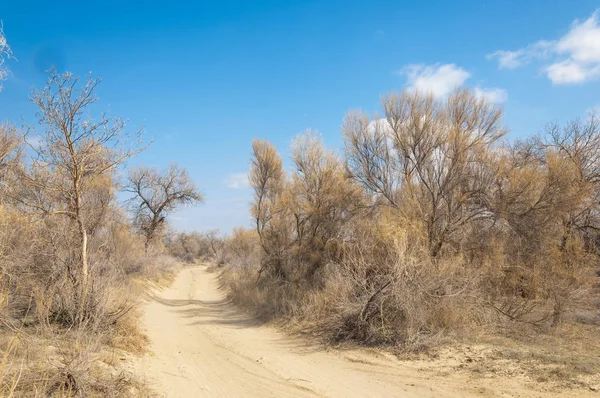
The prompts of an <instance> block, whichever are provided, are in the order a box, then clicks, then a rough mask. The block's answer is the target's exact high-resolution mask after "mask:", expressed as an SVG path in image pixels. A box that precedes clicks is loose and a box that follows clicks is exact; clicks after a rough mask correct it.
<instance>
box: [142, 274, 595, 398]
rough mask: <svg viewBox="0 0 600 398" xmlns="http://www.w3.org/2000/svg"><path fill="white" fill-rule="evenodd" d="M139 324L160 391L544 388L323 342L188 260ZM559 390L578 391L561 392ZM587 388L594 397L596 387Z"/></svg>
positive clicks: (529, 393) (420, 392) (492, 392)
mask: <svg viewBox="0 0 600 398" xmlns="http://www.w3.org/2000/svg"><path fill="white" fill-rule="evenodd" d="M143 322H144V326H145V328H146V330H147V333H148V337H149V338H150V342H151V349H152V351H153V354H150V355H146V356H145V357H143V358H141V359H139V360H138V363H137V364H136V365H135V368H136V370H135V371H136V373H138V374H141V375H142V377H145V379H146V380H147V382H148V383H149V384H150V385H151V387H152V388H153V389H154V390H155V391H157V393H158V394H159V396H165V397H319V396H322V397H469V396H471V397H547V396H557V395H558V394H557V393H556V392H554V393H553V392H552V391H544V388H543V386H536V385H535V384H532V383H531V382H529V381H528V380H526V379H521V378H519V377H513V378H484V377H475V376H474V375H472V374H469V373H461V372H441V371H440V368H439V367H436V366H433V367H432V366H431V363H428V362H427V361H400V360H398V359H396V358H395V357H393V356H392V355H388V354H384V353H378V352H367V351H365V350H351V351H349V350H324V349H323V348H322V347H319V346H318V345H314V344H308V343H307V342H305V341H303V340H301V339H296V338H291V337H289V336H286V335H285V334H284V333H282V332H280V331H278V330H276V329H274V328H273V327H271V326H264V325H260V324H258V323H257V322H256V321H255V320H254V319H253V318H251V317H249V316H248V315H247V314H245V313H243V312H241V311H239V310H237V309H235V308H234V307H233V306H231V304H229V303H228V302H227V301H226V300H225V297H224V294H223V293H222V292H221V291H220V290H219V289H218V284H217V280H216V275H215V274H214V273H210V272H207V270H206V269H205V268H204V267H195V268H186V269H184V270H183V271H182V272H181V273H180V274H179V275H178V277H177V278H176V280H175V282H174V283H173V285H172V286H171V288H169V289H168V290H165V291H162V292H159V293H157V294H156V295H155V296H153V297H152V298H151V299H150V300H149V302H148V304H147V306H146V309H145V312H144V318H143ZM560 396H581V391H579V392H576V391H564V392H562V393H561V394H560ZM594 396H598V395H597V394H594Z"/></svg>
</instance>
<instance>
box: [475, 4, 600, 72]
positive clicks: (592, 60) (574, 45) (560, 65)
mask: <svg viewBox="0 0 600 398" xmlns="http://www.w3.org/2000/svg"><path fill="white" fill-rule="evenodd" d="M598 13H599V11H596V12H594V13H593V14H592V15H591V16H590V17H589V18H588V19H586V20H585V21H583V22H581V21H579V20H575V21H574V22H573V23H572V24H571V27H570V29H569V31H568V32H567V33H566V34H565V35H564V36H562V37H560V38H559V39H558V40H554V41H543V40H542V41H538V42H536V43H533V44H531V45H529V46H527V47H525V48H521V49H519V50H516V51H506V50H499V51H496V52H494V53H492V54H489V55H488V56H487V58H488V59H493V58H497V59H498V67H499V68H500V69H504V68H506V69H514V68H518V67H520V66H523V65H526V64H528V63H530V62H532V61H533V60H536V59H547V58H552V61H551V62H550V63H549V64H547V65H545V66H543V67H542V71H543V72H544V73H545V74H546V76H547V77H548V79H550V81H552V83H554V84H574V83H583V82H585V81H589V80H593V79H595V78H597V77H599V76H600V25H599V21H598Z"/></svg>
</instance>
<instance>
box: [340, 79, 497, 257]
mask: <svg viewBox="0 0 600 398" xmlns="http://www.w3.org/2000/svg"><path fill="white" fill-rule="evenodd" d="M382 106H383V109H384V111H385V119H383V120H382V119H378V120H376V121H375V122H369V119H368V118H367V117H366V116H364V115H361V114H360V113H351V114H349V115H348V116H347V117H346V120H345V123H344V127H343V130H344V134H345V138H346V155H347V163H348V169H349V171H350V173H351V175H352V176H353V177H354V178H355V179H356V180H357V181H359V182H361V183H362V184H363V186H364V187H365V188H366V189H367V190H368V191H370V192H372V193H374V194H377V195H379V196H380V197H382V198H384V200H385V201H386V202H387V203H388V204H390V205H392V206H393V207H396V208H400V207H402V208H404V209H408V210H410V211H411V212H414V213H415V214H416V217H417V219H420V220H421V221H422V222H423V224H424V228H425V229H426V233H427V239H428V243H429V246H430V253H431V255H432V256H433V257H436V256H437V255H438V253H439V252H440V250H441V248H442V246H443V245H444V244H445V243H447V242H448V240H449V239H450V238H451V236H452V235H453V234H454V233H455V232H456V231H457V229H458V227H460V226H462V225H465V224H466V223H469V222H471V221H472V220H475V219H477V218H480V217H482V216H484V215H486V214H487V212H486V206H485V204H486V201H487V198H486V194H487V192H488V191H489V189H490V187H491V186H492V184H493V181H494V180H493V173H491V169H490V168H489V167H487V164H488V162H487V157H488V155H489V152H490V151H489V149H490V148H491V147H492V146H493V144H494V143H495V142H496V141H498V139H500V138H501V137H502V136H503V134H504V133H505V129H504V128H503V127H502V126H501V125H500V119H501V116H502V109H500V108H496V107H494V106H492V105H490V104H488V103H486V102H485V100H483V99H481V98H478V97H477V96H475V95H474V94H473V93H471V92H469V91H468V90H458V91H455V92H454V93H453V94H452V95H451V96H450V97H449V98H448V99H447V100H446V101H445V102H442V101H437V100H435V99H434V98H433V97H431V96H423V95H421V94H419V93H407V92H404V93H402V94H400V95H397V94H393V95H391V96H388V97H385V98H384V99H383V100H382ZM401 200H402V201H404V204H406V203H407V202H410V203H412V205H411V206H404V205H402V206H401V203H400V201H401Z"/></svg>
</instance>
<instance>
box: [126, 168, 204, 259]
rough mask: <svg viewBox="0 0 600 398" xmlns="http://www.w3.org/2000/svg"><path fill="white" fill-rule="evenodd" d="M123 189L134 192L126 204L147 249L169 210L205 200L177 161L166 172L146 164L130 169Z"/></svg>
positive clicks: (163, 223)
mask: <svg viewBox="0 0 600 398" xmlns="http://www.w3.org/2000/svg"><path fill="white" fill-rule="evenodd" d="M124 190H125V191H126V192H130V193H133V197H132V198H131V199H130V200H129V203H130V205H131V208H132V210H133V216H134V223H135V224H136V225H137V227H138V229H139V231H140V232H141V233H142V234H143V235H144V237H145V238H146V249H147V248H148V247H149V245H150V243H151V242H152V241H153V240H154V238H155V237H156V235H157V233H158V232H159V230H160V228H161V227H163V226H164V225H165V221H166V218H167V216H168V215H169V213H170V212H172V211H173V210H175V209H177V208H179V207H181V206H186V205H192V204H196V203H202V202H204V196H203V195H202V193H201V192H200V191H199V190H198V189H197V188H196V185H195V184H194V182H193V181H192V180H191V178H190V176H189V174H188V172H187V170H186V169H184V168H181V167H179V166H177V165H176V164H172V165H171V166H170V167H169V168H168V169H167V170H165V171H160V170H158V169H156V168H153V167H145V166H142V167H138V168H135V169H132V170H130V173H129V177H128V179H127V183H126V185H125V188H124Z"/></svg>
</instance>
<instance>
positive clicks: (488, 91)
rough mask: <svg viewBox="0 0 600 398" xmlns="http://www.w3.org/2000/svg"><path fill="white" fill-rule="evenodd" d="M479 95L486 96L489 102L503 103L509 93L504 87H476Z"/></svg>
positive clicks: (475, 90) (476, 93)
mask: <svg viewBox="0 0 600 398" xmlns="http://www.w3.org/2000/svg"><path fill="white" fill-rule="evenodd" d="M473 91H474V92H475V95H476V96H478V97H482V98H485V100H486V101H487V102H490V103H493V104H501V103H503V102H506V100H507V99H508V93H507V92H506V90H504V89H503V88H481V87H475V89H474V90H473Z"/></svg>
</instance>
